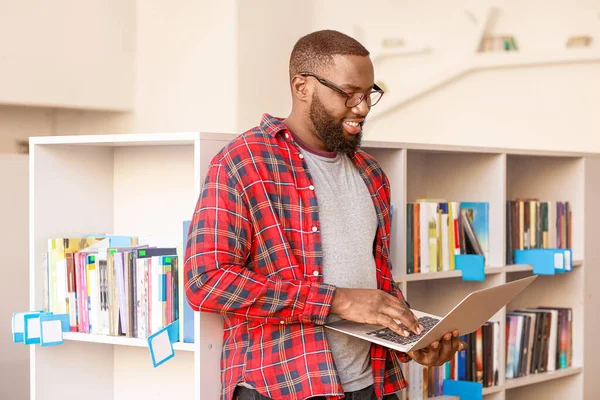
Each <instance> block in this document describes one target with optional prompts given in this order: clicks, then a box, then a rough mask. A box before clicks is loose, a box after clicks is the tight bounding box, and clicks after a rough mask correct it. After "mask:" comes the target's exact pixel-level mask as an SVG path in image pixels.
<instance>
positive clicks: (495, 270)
mask: <svg viewBox="0 0 600 400" xmlns="http://www.w3.org/2000/svg"><path fill="white" fill-rule="evenodd" d="M582 266H583V260H573V268H578V267H582ZM527 271H533V267H532V266H531V265H527V264H514V265H505V266H502V267H486V268H485V274H486V275H494V274H500V273H502V272H506V273H511V272H527ZM461 276H462V272H461V271H456V270H455V271H443V272H428V273H425V274H422V273H418V274H402V275H396V276H394V280H395V281H396V282H416V281H428V280H433V279H449V278H460V277H461Z"/></svg>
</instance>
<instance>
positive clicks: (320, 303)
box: [185, 114, 409, 400]
mask: <svg viewBox="0 0 600 400" xmlns="http://www.w3.org/2000/svg"><path fill="white" fill-rule="evenodd" d="M351 159H352V161H353V162H354V164H355V165H356V167H357V168H358V170H359V171H360V173H361V175H362V177H363V179H364V181H365V183H366V185H367V187H368V189H369V191H370V193H371V196H372V198H373V203H374V205H375V209H376V211H377V218H378V228H377V235H376V239H375V242H374V243H373V254H374V257H375V261H376V266H377V281H378V288H379V289H381V290H384V291H386V292H388V293H392V294H394V295H396V296H398V297H402V294H401V292H400V290H399V289H398V287H397V286H396V285H395V284H394V283H393V281H392V277H391V271H390V270H391V261H390V257H389V255H390V249H389V246H390V188H389V182H388V180H387V177H386V176H385V174H384V173H383V171H382V170H381V168H380V166H379V165H378V164H377V162H376V161H375V160H374V159H373V158H372V157H371V156H370V155H368V154H367V153H365V152H363V151H362V150H358V151H356V152H355V153H354V154H352V155H351ZM312 184H313V182H312V178H311V175H310V172H309V171H308V169H307V166H306V162H305V161H304V160H303V157H302V155H301V153H300V148H299V147H298V144H297V143H295V142H294V140H293V138H292V135H291V134H290V132H289V130H288V129H287V127H286V125H285V124H283V123H282V122H281V120H279V119H277V118H274V117H272V116H270V115H267V114H265V115H264V116H263V119H262V121H261V124H260V126H257V127H255V128H253V129H251V130H250V131H248V132H245V133H244V134H242V135H240V136H238V137H237V138H236V139H235V140H233V141H232V142H231V143H229V144H228V145H227V146H226V147H225V148H224V149H222V150H221V151H220V152H219V153H218V154H217V155H216V156H215V157H214V158H213V160H212V162H211V163H210V166H209V170H208V174H207V176H206V180H205V182H204V185H203V188H202V191H201V194H200V198H199V200H198V203H197V205H196V210H195V213H194V216H193V219H192V223H191V225H190V231H189V237H188V246H187V251H186V255H185V260H186V261H185V276H186V295H187V298H188V301H189V303H190V304H191V306H192V308H193V309H194V310H199V311H205V312H215V313H219V314H221V315H222V316H223V317H224V328H225V331H224V337H223V349H222V360H221V367H222V372H221V377H222V388H221V392H222V399H223V400H229V399H231V398H232V395H233V392H234V390H235V387H236V385H237V384H238V383H239V382H241V381H244V382H246V383H248V384H250V385H252V386H253V387H254V388H256V390H257V391H258V392H260V393H261V394H263V395H264V396H267V397H270V398H274V399H284V398H285V399H306V398H308V397H312V396H328V397H329V398H339V397H341V396H343V392H344V391H343V388H342V386H341V383H340V380H339V377H338V375H337V372H336V369H335V366H334V360H333V357H332V354H331V351H330V348H329V344H328V343H327V340H326V337H325V329H326V328H325V327H324V326H323V324H324V323H325V320H326V317H327V316H328V315H329V312H330V308H331V302H332V299H333V295H334V293H335V287H334V286H331V285H327V284H324V283H323V276H322V270H323V255H322V250H321V236H320V231H319V212H318V207H317V197H316V196H315V192H314V191H313V190H310V187H311V185H312ZM371 359H372V369H373V380H374V385H375V393H376V395H377V397H378V398H382V396H383V395H384V394H390V393H393V392H396V391H398V390H400V389H402V388H404V387H406V384H407V383H406V381H405V380H404V377H403V375H402V371H401V369H400V366H401V362H408V361H409V358H408V356H407V355H406V354H404V353H399V352H396V351H391V350H388V349H386V348H384V347H381V346H379V345H372V346H371Z"/></svg>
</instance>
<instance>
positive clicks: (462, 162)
mask: <svg viewBox="0 0 600 400" xmlns="http://www.w3.org/2000/svg"><path fill="white" fill-rule="evenodd" d="M406 163H407V165H406V171H407V177H406V200H407V202H409V203H410V202H415V201H417V200H419V199H431V200H432V201H435V202H439V201H440V200H443V201H448V202H465V201H466V202H486V203H488V206H489V209H488V213H489V220H488V246H489V247H488V249H487V251H488V253H489V257H487V258H486V260H485V261H486V265H487V266H490V265H503V264H504V263H505V256H504V250H503V248H502V242H501V241H500V240H498V239H499V236H500V235H503V234H502V233H501V232H502V227H503V226H504V221H503V215H504V212H503V211H504V209H505V204H504V197H505V192H504V188H505V179H506V156H505V155H504V154H495V153H490V154H482V153H468V152H444V151H423V150H421V151H419V150H408V151H407V158H406ZM403 229H404V231H405V230H406V227H404V228H403ZM403 264H405V263H403Z"/></svg>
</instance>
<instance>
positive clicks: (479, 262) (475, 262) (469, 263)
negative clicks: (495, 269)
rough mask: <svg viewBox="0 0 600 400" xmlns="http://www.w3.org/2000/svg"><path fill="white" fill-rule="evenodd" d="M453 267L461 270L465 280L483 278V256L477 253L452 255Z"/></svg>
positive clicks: (479, 279)
mask: <svg viewBox="0 0 600 400" xmlns="http://www.w3.org/2000/svg"><path fill="white" fill-rule="evenodd" d="M454 267H455V268H456V269H457V270H460V271H462V279H463V280H465V281H483V280H485V258H484V257H483V256H480V255H477V254H459V255H455V256H454Z"/></svg>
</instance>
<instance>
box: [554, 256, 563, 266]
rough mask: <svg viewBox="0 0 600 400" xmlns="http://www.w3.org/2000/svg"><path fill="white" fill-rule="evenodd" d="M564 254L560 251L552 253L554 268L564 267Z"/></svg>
mask: <svg viewBox="0 0 600 400" xmlns="http://www.w3.org/2000/svg"><path fill="white" fill-rule="evenodd" d="M564 259H565V258H564V256H563V255H562V254H560V253H556V254H554V269H564V268H565V267H564V265H563V262H564Z"/></svg>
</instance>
